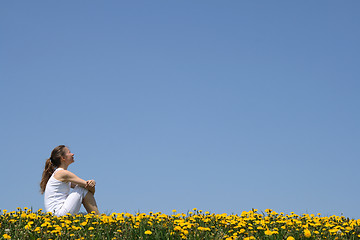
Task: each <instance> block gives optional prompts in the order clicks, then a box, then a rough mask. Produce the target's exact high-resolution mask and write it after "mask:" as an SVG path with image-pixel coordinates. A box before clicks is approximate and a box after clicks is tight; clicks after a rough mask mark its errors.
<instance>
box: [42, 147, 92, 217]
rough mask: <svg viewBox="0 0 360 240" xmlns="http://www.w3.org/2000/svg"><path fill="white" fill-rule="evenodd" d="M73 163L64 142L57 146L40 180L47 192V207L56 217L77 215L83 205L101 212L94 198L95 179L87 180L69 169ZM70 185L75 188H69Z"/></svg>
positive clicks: (72, 156) (72, 155) (72, 158)
mask: <svg viewBox="0 0 360 240" xmlns="http://www.w3.org/2000/svg"><path fill="white" fill-rule="evenodd" d="M73 162H74V154H73V153H71V152H70V150H69V149H68V148H67V147H66V146H64V145H60V146H57V147H56V148H54V150H53V151H52V152H51V156H50V158H49V159H47V160H46V163H45V169H44V172H43V174H42V178H41V182H40V188H41V193H42V194H43V193H45V194H44V203H45V210H46V211H47V212H52V213H54V214H55V215H56V216H64V215H66V214H67V213H71V214H77V213H78V212H79V210H80V207H81V204H83V205H84V207H85V209H86V211H87V212H88V213H91V212H93V211H94V212H95V214H97V215H99V210H98V207H97V205H96V201H95V198H94V193H95V181H94V180H88V181H85V180H83V179H81V178H79V177H78V176H76V175H75V174H74V173H72V172H70V171H68V170H67V169H68V167H69V165H70V164H71V163H73ZM70 188H73V190H72V191H70Z"/></svg>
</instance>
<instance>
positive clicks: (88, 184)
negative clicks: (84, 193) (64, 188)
mask: <svg viewBox="0 0 360 240" xmlns="http://www.w3.org/2000/svg"><path fill="white" fill-rule="evenodd" d="M54 177H55V178H56V179H57V180H59V181H62V182H71V187H75V186H76V185H79V186H80V187H83V188H86V189H87V190H89V192H91V193H95V184H96V183H95V181H94V180H88V181H85V180H84V179H81V178H79V177H78V176H76V175H75V174H74V173H72V172H70V171H67V170H62V171H58V172H57V173H55V175H54Z"/></svg>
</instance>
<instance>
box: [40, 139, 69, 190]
mask: <svg viewBox="0 0 360 240" xmlns="http://www.w3.org/2000/svg"><path fill="white" fill-rule="evenodd" d="M65 148H66V146H65V145H59V146H57V147H56V148H54V150H53V151H52V152H51V157H50V158H48V159H47V160H46V162H45V168H44V171H43V173H42V177H41V182H40V192H41V194H43V193H44V192H45V188H46V184H47V182H48V181H49V179H50V177H51V175H52V174H53V173H54V172H55V169H56V168H57V167H59V166H60V163H61V161H60V159H61V157H62V156H64V154H65V151H64V149H65Z"/></svg>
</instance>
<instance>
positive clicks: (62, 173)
mask: <svg viewBox="0 0 360 240" xmlns="http://www.w3.org/2000/svg"><path fill="white" fill-rule="evenodd" d="M72 175H74V174H73V173H72V172H70V171H68V170H64V169H60V170H58V171H56V173H55V174H54V177H55V178H56V179H58V180H60V181H63V182H64V181H66V180H67V179H69V177H70V176H72Z"/></svg>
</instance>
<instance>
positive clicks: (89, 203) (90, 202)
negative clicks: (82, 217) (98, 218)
mask: <svg viewBox="0 0 360 240" xmlns="http://www.w3.org/2000/svg"><path fill="white" fill-rule="evenodd" d="M82 203H83V205H84V207H85V209H86V211H87V212H88V213H91V212H92V211H94V212H95V214H96V215H100V212H99V209H98V207H97V205H96V201H95V198H94V194H92V193H91V192H88V193H87V194H86V195H85V197H84V199H83V201H82Z"/></svg>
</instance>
